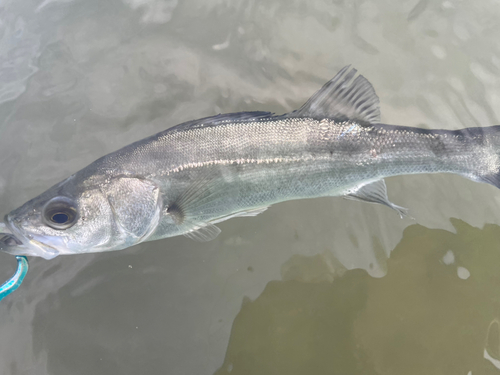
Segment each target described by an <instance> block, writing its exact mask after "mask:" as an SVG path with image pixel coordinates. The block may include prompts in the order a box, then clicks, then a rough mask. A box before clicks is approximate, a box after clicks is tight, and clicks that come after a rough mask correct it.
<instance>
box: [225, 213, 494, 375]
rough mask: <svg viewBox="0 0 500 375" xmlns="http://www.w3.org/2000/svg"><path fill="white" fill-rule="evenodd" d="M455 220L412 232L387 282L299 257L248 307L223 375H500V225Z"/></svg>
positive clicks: (323, 258) (320, 258)
mask: <svg viewBox="0 0 500 375" xmlns="http://www.w3.org/2000/svg"><path fill="white" fill-rule="evenodd" d="M451 222H452V224H453V226H454V227H455V228H456V233H452V232H449V231H445V230H439V229H428V228H425V227H423V226H420V225H412V226H410V227H408V228H407V229H406V230H405V232H404V236H403V239H402V241H401V242H400V243H399V244H398V245H397V246H396V248H395V249H394V251H393V252H392V254H391V258H390V259H389V260H388V261H387V267H388V272H387V275H386V276H385V277H383V278H372V277H370V276H369V275H368V274H367V273H366V272H364V271H361V270H354V271H349V272H345V269H344V268H343V267H342V266H340V265H339V264H337V263H335V261H334V260H332V259H331V258H330V256H328V255H316V256H312V257H307V256H295V257H292V258H291V259H290V260H289V261H288V262H287V263H285V264H284V265H283V267H282V281H271V282H269V283H268V284H267V286H266V288H265V289H264V291H263V292H262V294H261V295H260V296H259V297H258V298H256V299H255V300H253V301H250V300H246V301H244V303H243V305H242V307H241V311H240V312H239V314H238V316H237V317H236V319H235V320H234V324H233V328H232V331H231V338H230V340H229V346H228V349H227V353H226V358H225V360H224V364H223V365H222V366H221V368H220V369H219V370H218V371H217V372H216V374H217V375H222V374H231V375H237V374H276V375H278V374H290V375H293V374H297V375H298V374H315V375H321V374H325V375H326V374H395V375H396V374H450V375H451V374H466V373H467V372H468V371H471V372H472V374H475V375H476V374H497V373H498V370H500V366H499V364H500V331H499V323H498V322H499V320H500V294H499V293H498V285H500V272H499V271H498V270H499V265H500V241H499V240H500V227H499V226H497V225H486V226H485V227H484V228H483V229H478V228H474V227H472V226H470V225H468V224H467V223H465V222H463V221H461V220H456V219H452V220H451ZM450 254H452V256H450ZM460 269H466V270H468V271H469V272H470V277H469V278H467V279H466V280H464V279H463V278H460V276H459V274H458V273H459V270H460Z"/></svg>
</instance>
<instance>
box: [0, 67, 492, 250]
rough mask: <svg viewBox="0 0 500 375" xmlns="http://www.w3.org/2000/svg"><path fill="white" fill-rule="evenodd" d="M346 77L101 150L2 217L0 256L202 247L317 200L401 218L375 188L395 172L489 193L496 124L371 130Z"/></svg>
mask: <svg viewBox="0 0 500 375" xmlns="http://www.w3.org/2000/svg"><path fill="white" fill-rule="evenodd" d="M355 74H356V71H355V70H354V69H352V70H349V69H348V68H347V67H346V68H344V69H343V70H342V71H340V72H339V74H337V76H336V77H335V78H334V79H333V80H331V81H330V82H328V83H327V84H326V85H325V86H324V87H323V88H322V89H321V90H320V91H318V93H316V94H315V95H314V96H313V97H312V98H311V99H310V100H309V101H308V102H307V103H306V104H304V106H303V107H302V108H301V109H299V110H298V111H295V112H292V113H290V114H286V115H282V116H273V115H272V114H271V113H267V112H246V113H236V114H226V115H218V116H214V117H208V118H205V119H201V120H195V121H191V122H188V123H185V124H181V125H178V126H176V127H173V128H170V129H168V130H166V131H164V132H161V133H159V134H156V135H154V136H151V137H149V138H146V139H144V140H141V141H138V142H135V143H133V144H131V145H129V146H126V147H124V148H122V149H120V150H118V151H116V152H113V153H111V154H108V155H106V156H104V157H102V158H100V159H98V160H96V161H95V162H94V163H92V164H90V165H89V166H87V167H86V168H84V169H82V170H80V171H79V172H77V173H76V174H74V175H72V176H71V177H69V178H68V179H66V180H64V181H62V182H61V183H59V184H57V185H55V186H53V187H52V188H50V189H49V190H47V191H46V192H45V193H43V194H41V195H40V196H38V197H36V198H34V199H33V200H31V201H29V202H27V203H26V204H24V205H23V206H21V207H20V208H18V209H16V210H14V211H12V212H11V213H9V214H8V215H6V224H7V226H8V227H9V229H10V234H9V235H8V236H7V237H6V238H8V239H9V242H8V243H7V241H4V242H1V241H0V249H3V250H5V251H7V252H10V253H12V254H15V255H33V256H41V257H44V258H47V259H50V258H53V257H54V256H57V255H58V254H74V253H86V252H98V251H109V250H119V249H123V248H126V247H129V246H132V245H135V244H137V243H140V242H144V241H150V240H157V239H161V238H165V237H172V236H176V235H181V234H183V235H186V236H187V237H190V238H193V239H196V240H200V241H206V240H210V239H213V238H214V237H216V236H217V235H218V233H219V232H220V230H219V228H218V227H216V226H215V224H216V223H218V222H221V221H224V220H227V219H229V218H232V217H236V216H252V215H256V214H258V213H260V212H262V211H264V210H265V209H266V208H267V207H269V206H270V205H272V204H275V203H278V202H283V201H287V200H293V199H302V198H314V197H322V196H345V197H348V198H353V199H359V200H363V201H367V202H372V203H380V204H384V205H386V206H389V207H391V208H393V209H395V210H396V211H397V212H398V213H399V214H400V215H404V214H405V209H403V208H402V207H399V206H396V205H394V204H393V203H391V202H390V201H389V200H388V199H387V193H386V189H385V183H384V181H383V179H384V178H385V177H389V176H396V175H405V174H416V173H440V172H441V173H442V172H445V173H455V174H460V175H463V176H465V177H467V178H470V179H472V180H475V181H478V182H486V183H490V184H493V185H495V186H497V187H498V186H499V169H500V158H499V149H500V147H499V146H500V127H497V126H493V127H489V128H468V129H462V130H456V131H448V130H425V129H418V128H411V127H402V126H391V125H384V124H381V123H380V114H379V104H378V98H377V96H376V94H375V92H374V90H373V88H372V86H371V85H370V84H369V83H368V81H367V80H366V79H365V78H364V77H362V76H357V77H356V78H354V77H355ZM66 219H67V220H66ZM13 236H14V238H15V239H16V240H17V241H14V240H13Z"/></svg>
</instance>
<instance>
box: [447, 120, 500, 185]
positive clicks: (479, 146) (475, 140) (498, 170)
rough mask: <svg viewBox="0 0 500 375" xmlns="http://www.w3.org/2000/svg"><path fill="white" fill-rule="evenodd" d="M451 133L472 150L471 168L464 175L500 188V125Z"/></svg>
mask: <svg viewBox="0 0 500 375" xmlns="http://www.w3.org/2000/svg"><path fill="white" fill-rule="evenodd" d="M452 134H453V135H454V136H456V137H457V140H458V141H459V142H461V143H462V144H464V145H466V147H467V146H470V147H471V150H472V157H473V159H474V160H472V161H471V162H470V164H471V167H472V168H471V169H472V170H471V171H470V175H469V176H466V177H468V178H470V179H471V180H473V181H478V182H484V183H487V184H490V185H493V186H496V187H497V188H499V189H500V125H495V126H489V127H478V128H465V129H460V130H455V131H453V132H452Z"/></svg>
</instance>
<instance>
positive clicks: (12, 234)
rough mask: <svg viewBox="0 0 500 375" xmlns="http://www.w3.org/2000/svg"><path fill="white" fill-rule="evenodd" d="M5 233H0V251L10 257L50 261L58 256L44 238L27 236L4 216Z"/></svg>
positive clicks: (7, 216) (10, 219) (56, 251)
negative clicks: (17, 256) (16, 256)
mask: <svg viewBox="0 0 500 375" xmlns="http://www.w3.org/2000/svg"><path fill="white" fill-rule="evenodd" d="M3 229H4V230H5V232H3V233H0V250H1V251H4V252H6V253H8V254H12V255H27V256H38V257H42V258H45V259H52V258H54V257H56V256H57V255H59V251H58V250H57V249H55V248H54V247H52V246H50V245H48V244H47V243H46V242H45V241H43V240H44V238H45V237H44V236H31V235H27V234H26V233H25V231H23V230H22V229H21V228H19V227H18V226H17V225H16V224H15V223H14V222H13V220H12V217H10V215H5V228H3Z"/></svg>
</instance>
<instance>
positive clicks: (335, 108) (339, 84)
mask: <svg viewBox="0 0 500 375" xmlns="http://www.w3.org/2000/svg"><path fill="white" fill-rule="evenodd" d="M349 68H350V65H348V66H346V67H344V68H343V69H342V70H341V71H340V72H338V73H337V75H336V76H335V77H333V79H332V80H331V81H329V82H327V83H326V84H325V85H324V86H323V87H322V88H321V89H320V90H319V91H318V92H316V93H315V94H314V95H313V96H311V98H310V99H309V100H308V101H307V102H306V103H305V104H304V105H303V106H302V107H300V109H298V110H296V111H293V112H291V113H289V114H288V115H287V116H288V117H311V118H315V119H323V118H332V119H335V120H339V121H345V120H358V121H363V122H368V123H378V122H380V102H379V99H378V96H377V94H376V93H375V90H374V89H373V86H372V85H371V83H370V82H368V80H367V79H366V78H365V77H363V76H361V75H359V76H357V77H356V78H355V79H353V78H354V76H355V75H356V72H357V70H356V69H354V68H352V69H349Z"/></svg>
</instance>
